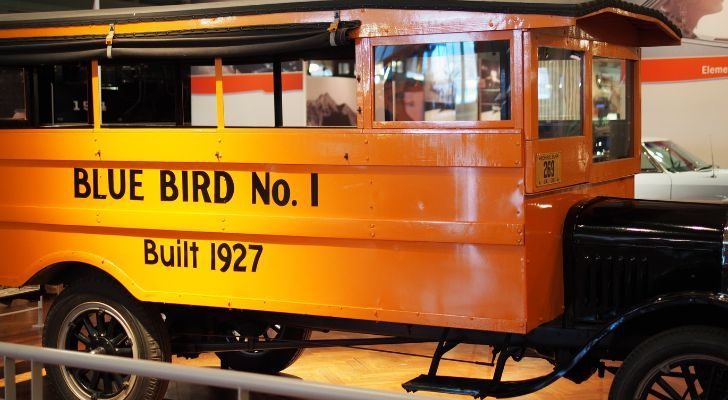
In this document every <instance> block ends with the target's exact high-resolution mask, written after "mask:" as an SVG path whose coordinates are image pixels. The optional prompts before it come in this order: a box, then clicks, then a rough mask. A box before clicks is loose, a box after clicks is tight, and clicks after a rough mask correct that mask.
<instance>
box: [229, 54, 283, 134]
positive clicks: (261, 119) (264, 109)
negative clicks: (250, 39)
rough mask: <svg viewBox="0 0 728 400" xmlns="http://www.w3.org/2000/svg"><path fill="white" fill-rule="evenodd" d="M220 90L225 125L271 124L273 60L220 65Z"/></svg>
mask: <svg viewBox="0 0 728 400" xmlns="http://www.w3.org/2000/svg"><path fill="white" fill-rule="evenodd" d="M222 90H223V100H224V102H225V126H251V127H258V126H260V127H272V126H275V123H276V118H275V103H274V101H275V97H274V93H273V63H260V64H226V65H223V69H222Z"/></svg>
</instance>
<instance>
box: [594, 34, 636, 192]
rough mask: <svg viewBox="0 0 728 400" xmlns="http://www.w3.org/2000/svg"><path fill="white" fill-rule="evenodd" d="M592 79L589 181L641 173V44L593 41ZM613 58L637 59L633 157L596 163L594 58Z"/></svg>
mask: <svg viewBox="0 0 728 400" xmlns="http://www.w3.org/2000/svg"><path fill="white" fill-rule="evenodd" d="M589 57H590V59H589V68H590V70H589V76H588V77H589V81H588V82H587V85H588V88H589V99H588V102H589V103H588V104H589V109H588V110H587V112H588V113H589V117H588V118H589V120H588V132H589V136H588V138H589V143H588V145H589V153H588V154H589V179H588V182H589V183H598V182H604V181H608V180H614V179H618V178H622V177H624V176H628V175H632V176H633V175H636V174H639V173H640V170H641V168H640V158H641V147H642V137H641V136H640V133H641V132H642V110H641V107H640V104H641V101H642V99H641V96H642V94H641V84H640V70H641V65H640V49H639V48H637V47H628V46H619V45H615V44H611V43H604V42H598V41H593V42H591V45H590V51H589ZM593 57H600V58H612V59H619V60H626V61H631V62H633V68H632V74H633V76H632V101H631V104H630V105H629V106H631V107H632V141H633V143H632V156H631V157H626V158H619V159H616V160H609V161H601V162H594V160H593V151H594V150H593V149H594V133H593V130H592V119H593V116H592V110H591V104H592V98H593V94H592V93H591V87H592V84H593V82H592V78H593V72H592V71H591V66H592V58H593Z"/></svg>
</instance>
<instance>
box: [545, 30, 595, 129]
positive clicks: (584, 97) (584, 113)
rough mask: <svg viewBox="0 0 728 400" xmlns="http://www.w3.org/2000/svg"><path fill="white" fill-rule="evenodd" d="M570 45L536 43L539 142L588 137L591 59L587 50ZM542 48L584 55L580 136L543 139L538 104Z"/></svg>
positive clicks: (580, 103) (582, 62)
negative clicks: (588, 93)
mask: <svg viewBox="0 0 728 400" xmlns="http://www.w3.org/2000/svg"><path fill="white" fill-rule="evenodd" d="M564 43H566V45H563V44H564ZM568 43H569V42H568V41H567V42H562V43H554V44H550V43H549V44H544V43H536V44H535V46H534V47H535V48H534V54H535V64H536V76H535V80H536V86H535V89H534V92H535V95H536V98H535V100H534V102H535V107H536V113H535V114H534V117H535V123H536V132H535V135H536V139H537V140H552V139H565V138H570V137H584V136H586V129H585V125H586V120H587V114H588V113H587V107H586V105H587V104H591V103H587V89H586V84H587V79H586V78H587V77H586V71H587V69H588V70H591V59H590V58H588V56H587V54H588V50H585V49H583V48H572V46H570V45H569V44H568ZM542 48H551V49H555V50H565V51H575V52H580V53H582V55H583V58H582V61H581V90H580V95H581V101H580V102H579V106H580V109H579V117H580V118H581V130H580V133H579V134H578V135H567V136H556V137H543V138H542V137H541V119H540V115H539V104H538V103H539V99H538V69H539V61H540V59H539V57H538V53H539V49H542ZM562 121H565V120H562ZM577 125H578V124H577Z"/></svg>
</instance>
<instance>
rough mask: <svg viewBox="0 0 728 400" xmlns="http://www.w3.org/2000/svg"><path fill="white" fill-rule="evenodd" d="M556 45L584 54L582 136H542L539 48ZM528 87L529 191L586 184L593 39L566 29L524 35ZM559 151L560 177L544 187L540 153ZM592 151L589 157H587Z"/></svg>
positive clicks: (589, 162) (588, 162)
mask: <svg viewBox="0 0 728 400" xmlns="http://www.w3.org/2000/svg"><path fill="white" fill-rule="evenodd" d="M539 47H554V48H559V49H566V50H573V51H580V52H582V53H584V61H583V67H582V68H583V69H582V105H581V107H582V121H581V135H577V136H564V137H555V138H543V139H541V138H539V119H538V49H539ZM524 48H525V51H524V62H523V63H524V65H525V66H526V69H525V70H524V72H523V74H524V75H523V77H524V79H523V80H524V82H526V86H525V95H524V119H525V120H526V121H527V125H526V129H525V135H524V136H525V140H526V193H529V194H531V193H541V192H546V191H550V190H554V189H561V188H565V187H569V186H574V185H578V184H582V183H586V182H587V181H588V180H589V167H590V165H591V147H590V146H591V111H590V109H589V107H590V106H589V105H590V103H591V86H590V85H591V78H590V76H591V42H590V41H589V40H586V39H577V38H574V37H569V36H565V33H564V32H563V31H557V32H554V31H552V30H548V29H544V30H533V31H529V32H527V33H526V34H525V36H524ZM544 153H559V154H560V156H559V159H560V172H561V173H560V180H559V182H557V183H550V184H546V185H542V186H538V185H537V181H538V180H537V176H536V175H537V168H536V158H537V155H539V154H544ZM584 154H589V159H588V160H587V159H585V158H584V156H583V155H584Z"/></svg>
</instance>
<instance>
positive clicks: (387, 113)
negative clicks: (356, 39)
mask: <svg viewBox="0 0 728 400" xmlns="http://www.w3.org/2000/svg"><path fill="white" fill-rule="evenodd" d="M374 54H375V66H374V83H375V118H376V120H377V121H500V120H509V119H510V108H511V107H510V48H509V42H508V41H507V40H501V41H490V42H453V43H428V44H412V45H397V46H376V47H375V48H374Z"/></svg>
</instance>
